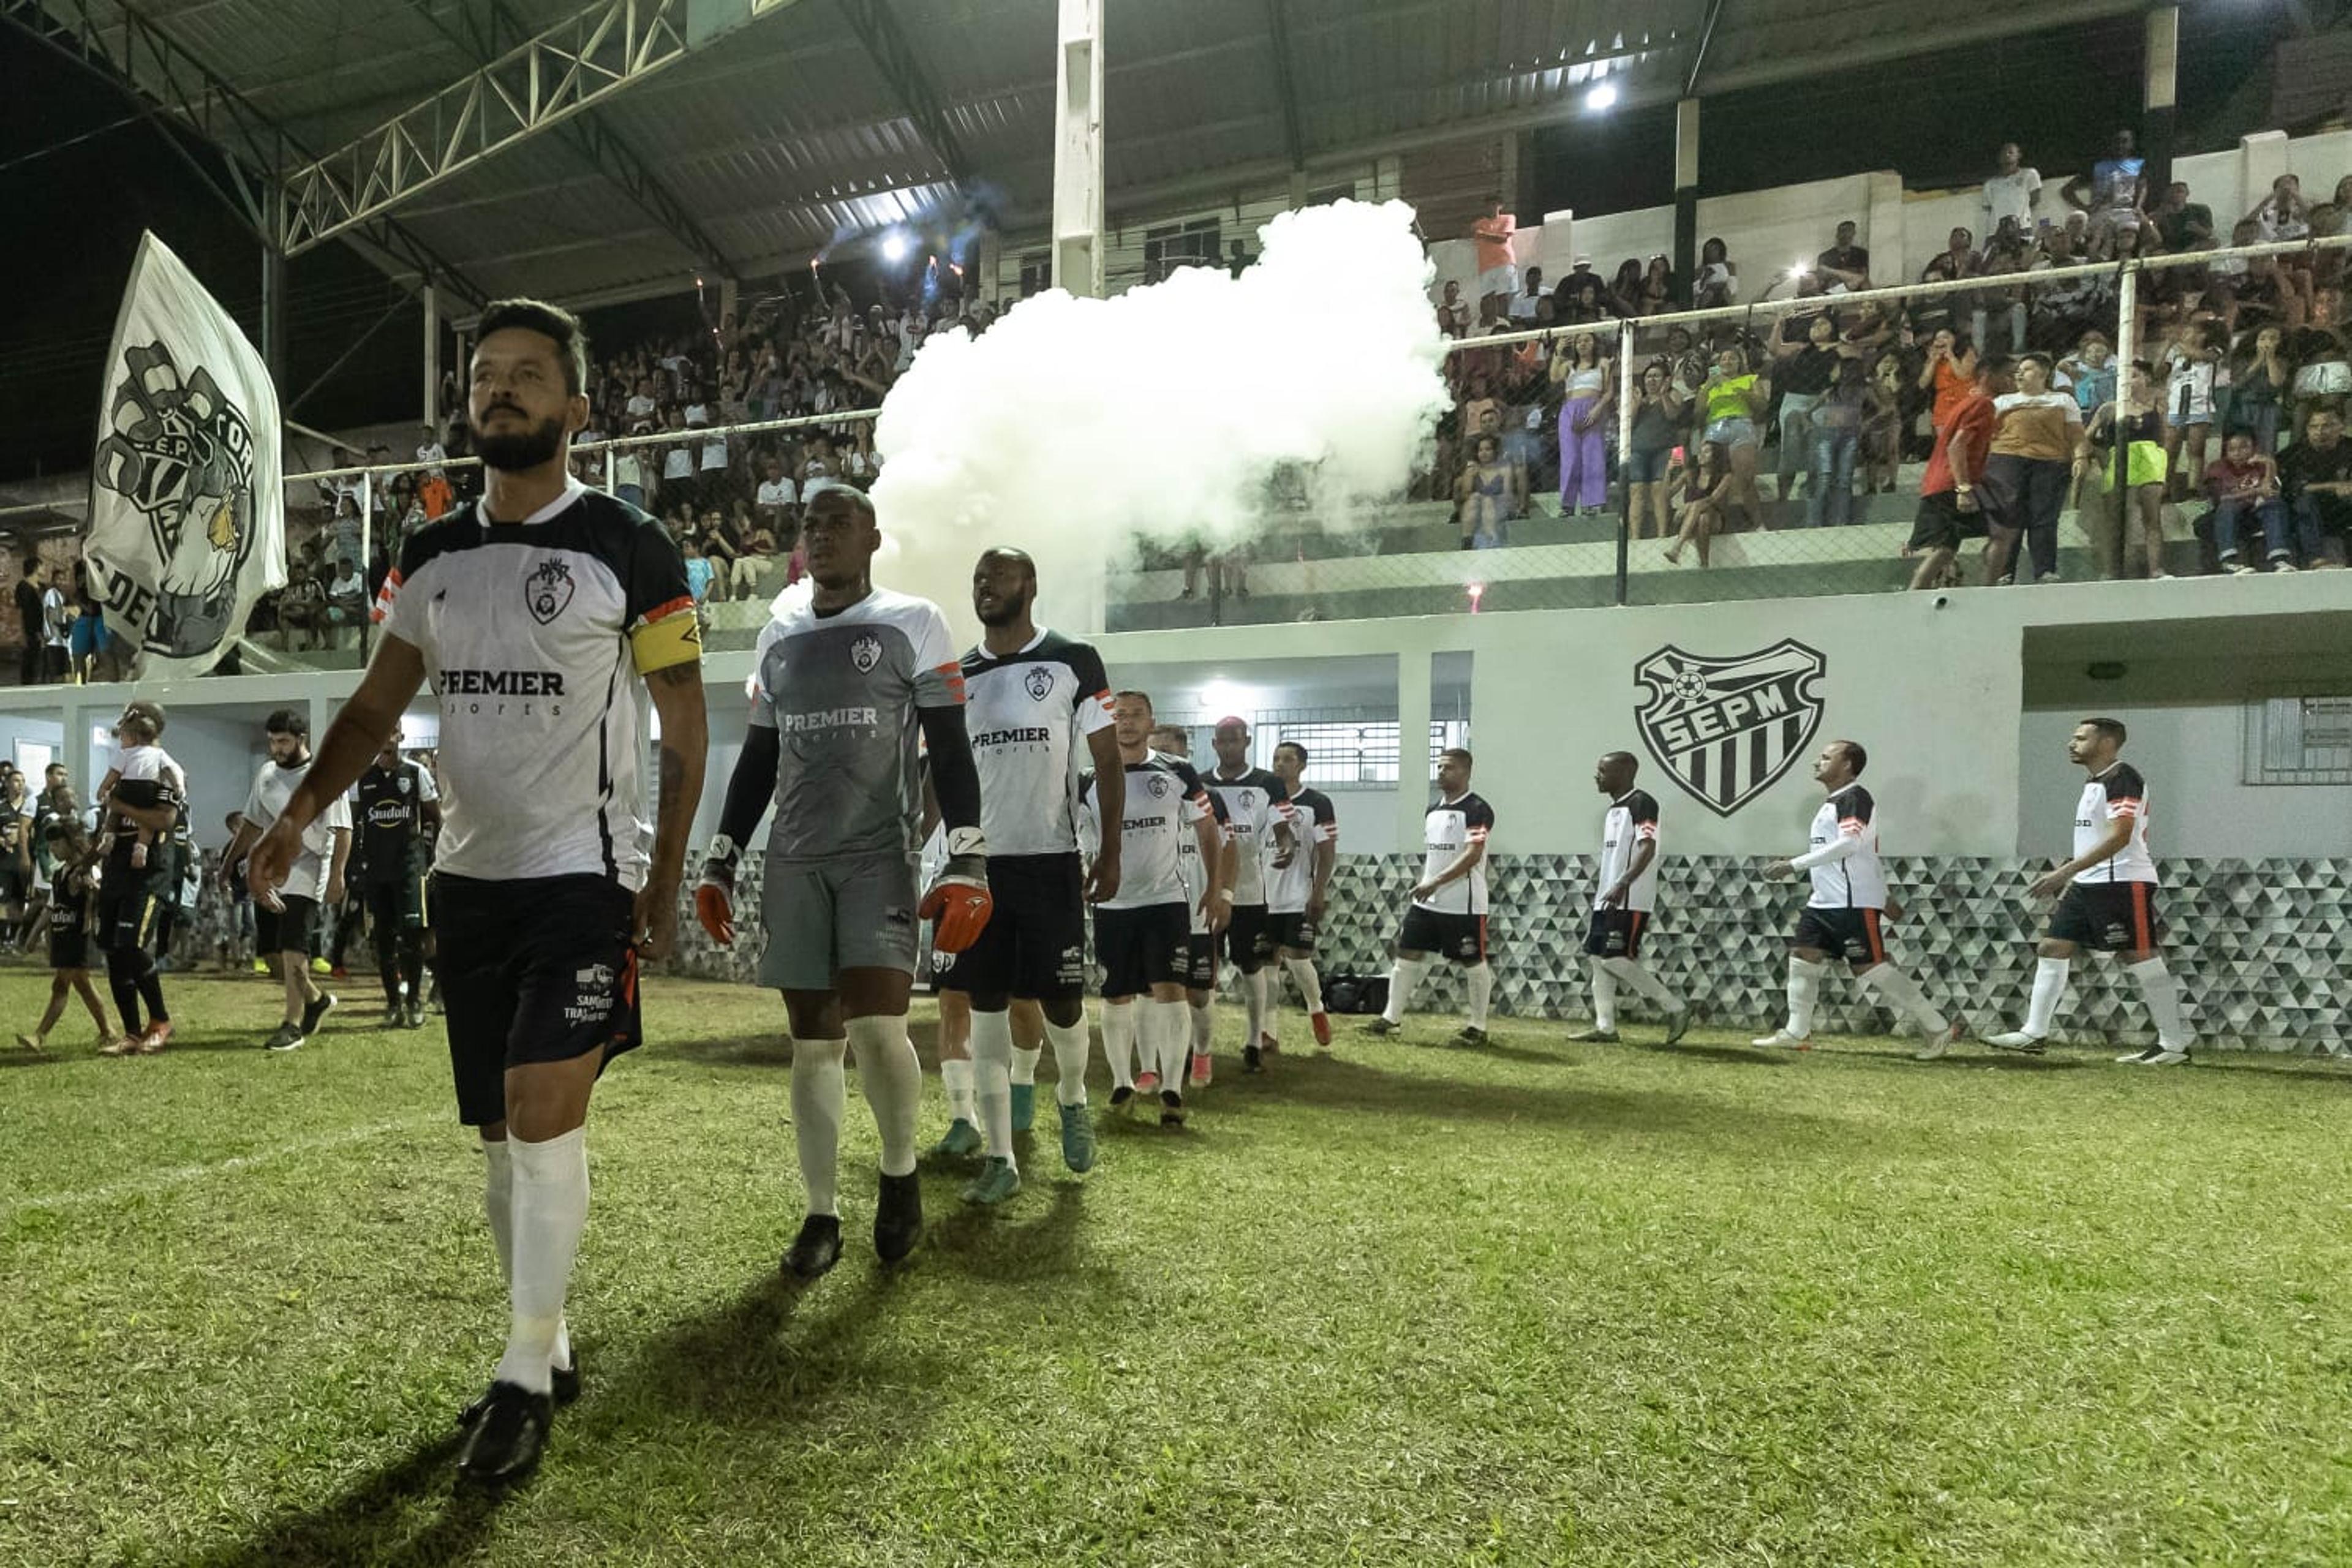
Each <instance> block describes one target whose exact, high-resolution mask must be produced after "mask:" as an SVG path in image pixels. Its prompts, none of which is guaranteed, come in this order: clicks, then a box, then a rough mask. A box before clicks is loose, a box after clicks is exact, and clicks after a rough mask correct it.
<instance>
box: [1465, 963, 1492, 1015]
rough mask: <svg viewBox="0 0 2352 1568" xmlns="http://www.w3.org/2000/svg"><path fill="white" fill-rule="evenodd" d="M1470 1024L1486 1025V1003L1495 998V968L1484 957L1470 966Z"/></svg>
mask: <svg viewBox="0 0 2352 1568" xmlns="http://www.w3.org/2000/svg"><path fill="white" fill-rule="evenodd" d="M1469 981H1470V1026H1471V1027H1472V1028H1474V1029H1483V1028H1485V1027H1486V1004H1487V1003H1489V1002H1491V1001H1493V1000H1494V999H1495V969H1494V966H1493V965H1492V964H1490V963H1486V961H1485V960H1484V959H1481V960H1479V962H1477V963H1474V964H1472V965H1471V966H1470V975H1469Z"/></svg>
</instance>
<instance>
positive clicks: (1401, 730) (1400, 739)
mask: <svg viewBox="0 0 2352 1568" xmlns="http://www.w3.org/2000/svg"><path fill="white" fill-rule="evenodd" d="M1430 662H1431V661H1430V656H1429V654H1428V652H1427V651H1426V650H1425V649H1422V648H1409V649H1407V650H1405V651H1404V652H1402V653H1400V654H1398V655H1397V798H1396V847H1397V849H1398V851H1399V853H1401V854H1407V855H1412V854H1418V853H1419V852H1420V851H1421V848H1422V843H1423V838H1422V835H1423V818H1424V817H1426V816H1428V815H1429V706H1430V696H1429V668H1430Z"/></svg>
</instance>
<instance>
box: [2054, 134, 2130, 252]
mask: <svg viewBox="0 0 2352 1568" xmlns="http://www.w3.org/2000/svg"><path fill="white" fill-rule="evenodd" d="M2059 195H2062V196H2063V197H2064V198H2065V199H2066V201H2067V202H2068V203H2069V204H2071V205H2074V207H2076V208H2078V209H2079V210H2081V211H2082V212H2084V213H2086V214H2088V215H2089V217H2090V226H2091V239H2092V242H2093V243H2094V244H2095V245H2107V244H2112V243H2113V241H2114V239H2115V237H2116V236H2118V235H2120V234H2122V233H2125V232H2126V231H2130V230H2137V228H2138V227H2139V226H2140V225H2141V223H2142V222H2144V221H2145V218H2144V216H2143V214H2144V210H2145V208H2146V207H2147V160H2146V159H2144V158H2142V157H2141V156H2140V155H2139V150H2138V147H2137V144H2136V143H2135V142H2134V140H2133V137H2132V133H2131V132H2129V131H2118V132H2116V134H2115V139H2114V141H2113V142H2111V143H2110V144H2109V146H2108V149H2107V155H2106V156H2105V157H2104V158H2102V159H2100V160H2099V161H2098V162H2096V163H2093V164H2092V165H2091V172H2090V173H2089V174H2077V175H2075V176H2074V178H2073V179H2071V180H2069V181H2067V182H2066V184H2065V188H2064V189H2063V190H2062V191H2060V192H2059Z"/></svg>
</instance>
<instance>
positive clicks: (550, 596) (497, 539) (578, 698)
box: [248, 300, 709, 1483]
mask: <svg viewBox="0 0 2352 1568" xmlns="http://www.w3.org/2000/svg"><path fill="white" fill-rule="evenodd" d="M470 375H471V382H470V390H469V391H468V393H467V406H466V418H467V426H468V427H469V428H470V429H471V431H472V432H473V438H474V449H475V451H476V452H477V453H478V454H479V455H480V457H481V459H482V465H483V468H484V470H485V480H484V486H483V491H482V494H481V496H480V497H479V498H478V499H477V500H470V501H467V502H466V503H465V504H464V505H461V506H459V507H458V508H457V509H456V510H454V511H451V512H449V513H447V514H446V515H445V516H443V517H442V518H440V519H439V520H437V521H435V522H433V523H432V524H430V525H428V526H426V527H425V528H421V529H419V530H417V531H415V533H412V534H411V535H410V536H409V538H408V542H407V543H405V544H404V545H403V546H402V547H401V552H400V561H399V563H398V565H397V566H395V567H394V570H393V571H392V572H391V573H390V574H387V575H386V576H385V578H384V582H383V590H382V592H381V593H380V594H379V595H377V598H376V609H375V615H376V619H377V621H378V622H379V628H380V631H381V633H382V635H381V636H380V637H378V638H377V639H376V644H375V651H374V654H373V658H371V659H370V660H369V663H368V668H367V672H366V674H365V675H363V676H362V678H361V679H360V684H359V688H358V689H357V690H355V691H353V692H352V696H351V698H350V700H348V701H346V702H345V703H344V705H343V710H342V712H341V714H340V715H338V716H337V718H336V720H335V721H334V722H333V723H332V724H331V725H329V726H328V728H327V733H326V736H325V738H324V739H323V740H322V741H321V742H320V745H319V756H318V760H317V761H316V762H315V763H312V764H311V766H310V774H309V776H308V777H306V778H305V779H303V781H302V782H301V784H299V786H298V787H297V788H296V789H295V791H294V793H293V795H292V796H291V797H290V798H289V800H288V801H287V803H286V807H285V810H284V812H283V814H282V815H280V816H278V820H277V821H276V822H275V823H273V824H271V825H270V828H269V831H268V833H267V834H265V835H263V836H262V838H261V841H260V844H259V845H258V846H257V847H256V848H255V850H254V852H253V857H252V859H251V861H250V862H249V871H248V879H249V881H250V883H251V885H252V887H253V889H254V891H255V894H256V895H257V896H259V895H261V894H263V893H265V892H274V890H275V889H277V887H278V885H279V884H280V883H282V882H284V881H285V880H286V878H287V874H288V872H289V870H291V869H292V868H293V865H294V862H295V861H296V859H297V858H299V856H300V855H301V853H302V843H303V834H304V832H305V831H306V830H307V829H308V828H309V827H310V824H311V823H312V822H313V821H315V820H316V819H317V818H318V816H320V813H322V812H324V811H326V810H328V809H329V808H330V807H331V805H334V804H335V803H336V802H338V801H340V800H341V798H342V795H343V792H344V791H346V790H348V789H349V788H351V786H352V784H354V783H355V782H357V780H358V779H359V776H360V774H361V773H362V771H364V770H365V769H366V767H367V765H368V763H370V761H371V760H373V758H374V757H375V756H376V755H377V753H378V752H380V751H381V750H382V749H383V738H384V737H385V736H386V735H388V734H390V733H392V732H393V731H394V729H395V728H397V727H398V725H399V723H400V716H401V714H402V713H403V712H404V711H406V710H407V707H408V703H409V700H410V699H411V698H412V697H414V696H415V694H416V691H417V689H418V688H419V686H421V685H422V684H423V683H424V682H425V679H426V678H427V676H428V675H429V676H430V678H431V679H432V683H433V696H434V703H435V706H436V708H437V709H438V710H440V719H441V735H440V766H439V775H440V776H439V783H440V786H441V816H442V833H441V839H440V843H439V845H438V846H437V847H436V850H435V857H434V872H433V895H432V897H433V916H434V920H435V921H436V924H437V925H438V927H439V931H440V936H441V945H440V951H439V956H438V957H437V958H436V961H435V963H436V969H437V971H438V973H439V975H440V980H441V989H442V995H443V997H444V999H445V1001H446V1005H447V1013H448V1020H447V1022H448V1033H449V1059H450V1067H451V1068H452V1076H453V1077H454V1078H455V1079H456V1085H457V1114H458V1117H459V1119H460V1120H461V1121H464V1122H465V1123H466V1124H467V1126H469V1127H474V1128H477V1129H478V1130H479V1131H480V1136H481V1142H482V1152H483V1155H484V1165H485V1169H486V1172H487V1177H486V1181H485V1183H484V1194H483V1207H484V1212H485V1213H486V1215H488V1220H489V1228H490V1236H491V1238H492V1239H493V1240H494V1241H495V1242H496V1243H497V1248H498V1258H499V1268H500V1271H501V1272H502V1273H504V1275H505V1276H506V1279H507V1281H508V1289H509V1298H510V1302H511V1311H510V1314H509V1324H508V1331H507V1343H506V1352H505V1353H504V1354H503V1355H501V1356H500V1357H499V1364H498V1370H497V1371H496V1372H494V1373H492V1374H491V1382H490V1386H489V1389H488V1393H486V1394H484V1395H483V1396H482V1397H481V1398H480V1399H478V1400H477V1401H476V1402H475V1403H474V1404H473V1405H471V1406H469V1407H468V1408H467V1411H466V1414H465V1417H464V1419H465V1421H466V1425H467V1434H466V1440H465V1444H464V1447H462V1448H461V1449H460V1450H459V1453H458V1459H457V1468H458V1472H459V1474H460V1475H461V1476H463V1477H465V1478H467V1479H472V1480H476V1481H481V1482H490V1483H495V1482H502V1481H506V1480H510V1479H514V1478H516V1477H518V1476H520V1475H522V1474H523V1473H524V1472H526V1471H528V1470H529V1469H530V1468H532V1467H533V1466H534V1465H536V1464H537V1463H538V1462H539V1458H540V1455H541V1452H542V1450H543V1449H544V1447H545V1446H546V1442H547V1435H548V1429H549V1427H550V1426H551V1424H552V1422H553V1419H554V1407H555V1405H556V1403H557V1402H559V1401H562V1402H565V1403H568V1402H569V1401H570V1400H572V1399H573V1398H575V1397H577V1395H578V1394H579V1390H580V1363H579V1360H578V1358H577V1356H576V1354H575V1353H574V1352H573V1350H572V1342H571V1334H570V1331H569V1329H568V1327H567V1325H566V1324H565V1322H564V1317H563V1300H564V1292H565V1289H566V1288H567V1286H568V1284H569V1282H570V1279H571V1275H572V1258H573V1255H574V1254H575V1253H576V1252H577V1251H578V1249H579V1246H580V1235H581V1232H582V1230H583V1228H585V1226H586V1225H587V1223H588V1153H587V1120H588V1101H589V1097H590V1095H591V1092H592V1091H593V1089H594V1088H595V1084H596V1079H597V1075H598V1074H599V1073H601V1072H602V1071H603V1070H604V1066H605V1064H606V1063H607V1062H609V1061H610V1060H611V1059H612V1058H614V1057H615V1056H617V1055H619V1054H620V1053H622V1052H624V1051H626V1050H628V1049H629V1048H630V1047H634V1046H635V1045H636V1044H637V1043H638V1040H639V1037H640V1034H641V1029H640V1026H639V1021H638V1002H637V961H638V959H639V958H640V957H641V956H642V957H644V958H646V959H659V958H662V957H664V956H665V955H667V953H668V952H669V951H670V947H671V944H672V942H673V941H674V940H675V938H676V936H677V887H678V880H679V877H680V875H681V873H682V871H683V868H684V866H685V861H686V841H687V835H688V832H690V831H691V830H692V827H693V824H694V808H695V805H696V803H697V802H698V800H700V798H701V795H702V765H703V756H704V752H705V751H706V749H707V746H708V741H709V736H708V724H707V721H706V717H705V715H706V710H705V707H704V701H703V693H702V672H701V668H700V661H701V655H702V639H701V636H700V632H699V629H698V626H697V625H696V622H695V616H694V597H693V595H691V594H690V593H689V592H688V587H687V581H686V563H685V562H684V560H682V559H681V558H680V557H679V555H678V550H677V545H676V544H674V543H672V542H670V537H669V535H668V534H667V532H665V531H663V529H662V526H661V524H659V523H658V522H656V521H654V520H653V519H652V518H650V517H647V516H646V514H645V513H644V512H642V511H639V510H637V509H636V508H635V507H633V506H631V505H629V504H628V503H627V502H625V501H621V500H614V499H613V498H612V497H609V496H606V495H603V494H600V493H598V492H596V491H593V490H591V489H586V488H585V487H584V486H583V485H582V484H581V483H580V482H579V481H578V480H577V479H573V478H572V473H571V468H570V465H569V463H568V462H567V460H566V448H567V447H569V445H570V444H571V440H572V437H573V436H575V435H577V434H578V433H579V431H580V430H581V429H582V428H583V426H585V425H586V424H587V421H588V399H587V396H586V395H585V390H586V385H587V379H588V344H587V339H586V336H585V334H583V332H582V331H581V329H580V323H579V322H578V321H576V320H574V319H573V318H572V316H571V315H570V314H569V313H567V312H565V311H563V310H558V309H556V308H555V307H554V306H551V305H545V304H541V303H540V302H539V301H537V300H494V301H492V302H491V303H490V305H489V306H488V308H487V309H486V310H484V311H483V312H482V317H481V321H480V323H479V326H478V336H477V338H476V340H475V346H474V354H473V360H472V363H471V366H470ZM648 694H649V695H650V697H651V700H652V704H653V709H654V711H655V713H656V715H658V717H659V718H660V721H661V761H660V769H661V773H660V778H661V784H660V789H661V800H660V806H659V815H658V817H657V819H656V821H655V822H654V823H652V824H648V823H646V820H645V809H646V800H645V794H646V792H645V780H644V778H643V776H642V774H643V766H642V763H641V762H640V760H639V759H640V758H641V757H642V756H643V754H644V748H645V745H646V698H647V696H648ZM648 842H650V845H651V848H650V851H649V850H648V848H647V844H648Z"/></svg>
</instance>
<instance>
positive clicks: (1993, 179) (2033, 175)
mask: <svg viewBox="0 0 2352 1568" xmlns="http://www.w3.org/2000/svg"><path fill="white" fill-rule="evenodd" d="M1993 162H1994V163H1995V165H1996V168H1997V172H1996V173H1995V174H1992V175H1991V176H1990V178H1988V179H1987V180H1986V181H1985V183H1984V227H1985V232H1986V233H1987V234H1992V233H1996V232H1998V231H1999V229H2000V220H2001V219H2003V218H2014V219H2016V220H2017V226H2018V229H2019V231H2020V232H2021V233H2031V232H2032V229H2033V227H2034V225H2035V220H2036V218H2037V217H2038V216H2039V215H2040V213H2041V211H2042V171H2041V170H2039V169H2034V168H2029V167H2028V166H2027V165H2026V163H2025V157H2024V154H2023V153H2020V152H2019V151H2018V147H2017V143H2016V142H2002V143H2001V144H2000V153H1998V154H1997V155H1996V156H1995V158H1994V160H1993Z"/></svg>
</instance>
